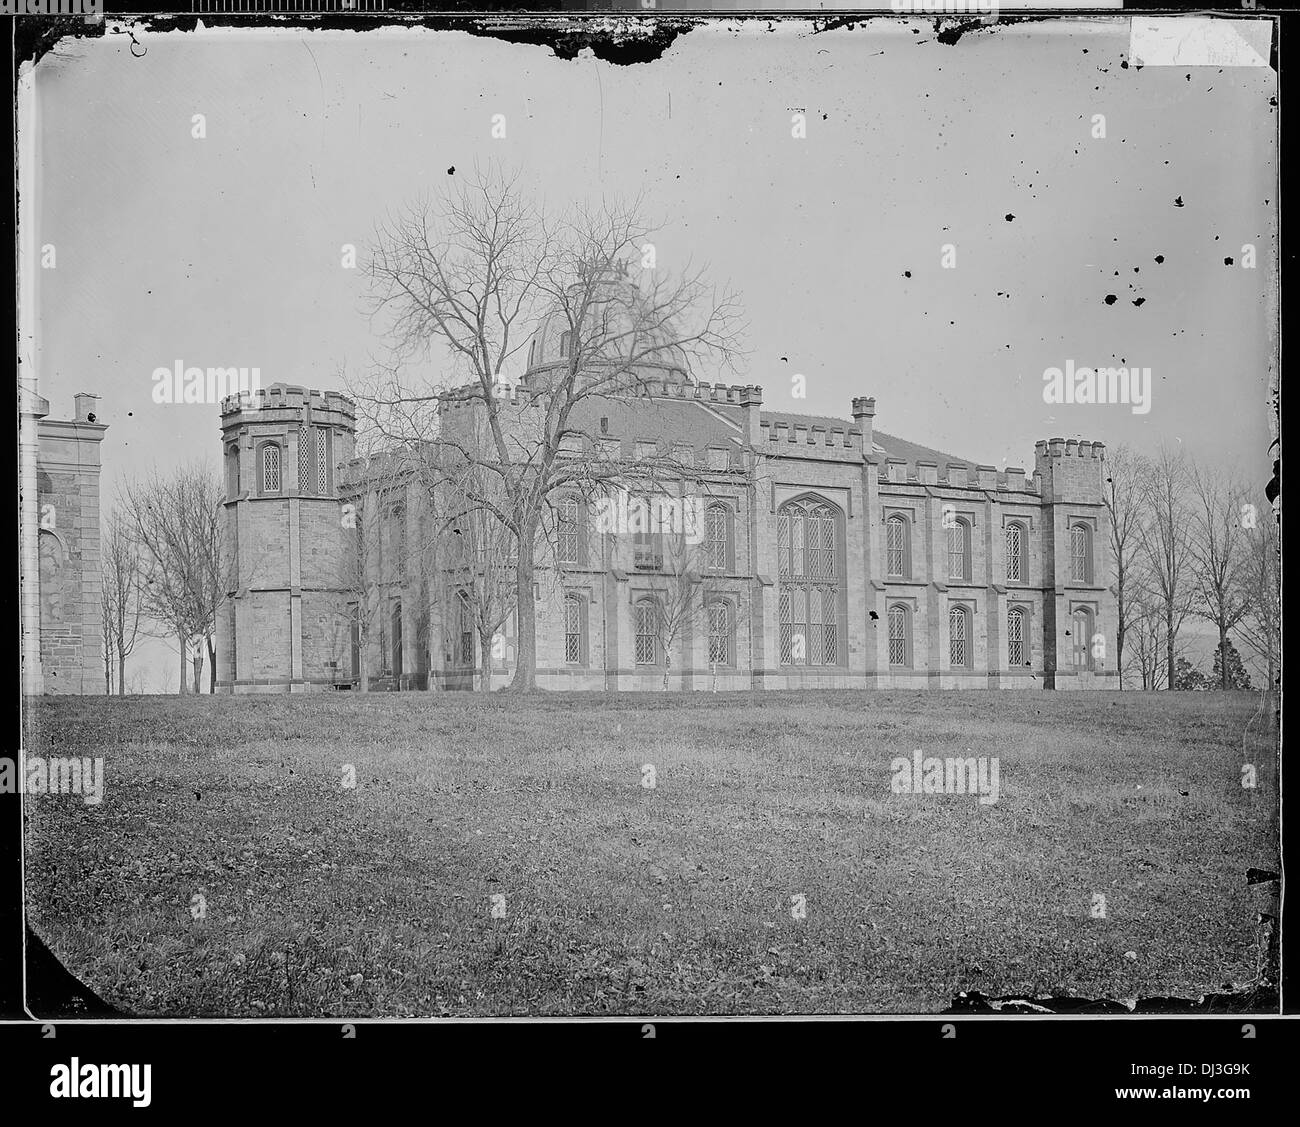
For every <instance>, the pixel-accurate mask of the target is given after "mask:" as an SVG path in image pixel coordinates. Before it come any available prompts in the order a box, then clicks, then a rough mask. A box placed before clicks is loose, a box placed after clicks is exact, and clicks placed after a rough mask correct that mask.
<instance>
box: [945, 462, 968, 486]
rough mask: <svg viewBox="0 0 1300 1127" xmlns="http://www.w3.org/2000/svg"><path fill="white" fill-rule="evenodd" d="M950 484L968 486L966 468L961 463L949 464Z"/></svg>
mask: <svg viewBox="0 0 1300 1127" xmlns="http://www.w3.org/2000/svg"><path fill="white" fill-rule="evenodd" d="M948 484H949V485H960V486H963V487H964V486H965V485H966V466H965V465H964V464H963V463H961V462H949V463H948Z"/></svg>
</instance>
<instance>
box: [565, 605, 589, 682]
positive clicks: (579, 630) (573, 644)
mask: <svg viewBox="0 0 1300 1127" xmlns="http://www.w3.org/2000/svg"><path fill="white" fill-rule="evenodd" d="M586 660H587V606H586V600H584V599H583V598H582V596H581V595H566V596H565V597H564V661H565V664H566V665H582V664H584V663H585V662H586Z"/></svg>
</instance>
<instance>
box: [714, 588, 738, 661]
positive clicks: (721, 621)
mask: <svg viewBox="0 0 1300 1127" xmlns="http://www.w3.org/2000/svg"><path fill="white" fill-rule="evenodd" d="M734 622H735V619H734V617H733V615H732V613H731V604H730V603H728V602H726V601H724V600H722V599H718V600H716V601H714V602H711V603H710V604H709V664H710V665H734V664H735V661H736V657H735V641H734V638H733V629H732V627H733V624H734Z"/></svg>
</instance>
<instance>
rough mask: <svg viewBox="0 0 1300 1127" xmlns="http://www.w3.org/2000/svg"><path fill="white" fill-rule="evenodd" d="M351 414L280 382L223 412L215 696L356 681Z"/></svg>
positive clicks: (335, 400)
mask: <svg viewBox="0 0 1300 1127" xmlns="http://www.w3.org/2000/svg"><path fill="white" fill-rule="evenodd" d="M355 429H356V415H355V411H354V408H353V405H352V401H351V400H349V399H348V398H346V397H345V396H342V395H339V394H338V393H336V392H332V391H330V392H323V393H322V392H319V391H310V392H309V391H307V390H306V389H305V388H299V387H287V386H285V385H284V384H275V385H273V386H272V387H270V388H267V389H259V390H257V391H256V392H255V393H253V394H252V395H251V396H244V397H239V396H230V397H228V398H227V399H226V400H224V401H223V403H222V412H221V434H222V444H223V456H222V465H223V467H224V474H225V487H226V488H225V501H224V509H225V519H224V547H223V561H222V570H223V573H224V575H225V584H226V591H225V594H226V597H225V599H224V600H223V602H222V603H221V606H220V607H219V609H218V613H217V630H216V650H217V691H218V692H272V693H274V692H300V691H304V690H309V689H313V688H326V687H330V686H332V685H334V684H335V683H338V682H347V681H349V680H350V678H351V663H350V662H351V658H350V653H349V648H350V647H349V641H350V633H349V623H348V616H347V605H348V597H347V591H346V589H345V588H346V583H347V574H346V567H345V563H344V561H345V552H346V547H347V543H346V539H345V537H344V535H343V528H342V524H341V521H342V515H341V505H340V502H339V481H338V464H339V463H341V462H342V463H345V462H348V461H350V460H351V459H352V450H353V436H354V433H355Z"/></svg>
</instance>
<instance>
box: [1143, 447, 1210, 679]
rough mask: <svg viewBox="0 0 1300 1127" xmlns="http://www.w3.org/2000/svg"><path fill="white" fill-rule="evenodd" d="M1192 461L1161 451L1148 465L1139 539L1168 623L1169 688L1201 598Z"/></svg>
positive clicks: (1152, 587) (1151, 587) (1152, 592)
mask: <svg viewBox="0 0 1300 1127" xmlns="http://www.w3.org/2000/svg"><path fill="white" fill-rule="evenodd" d="M1187 485H1188V471H1187V462H1186V459H1185V457H1184V455H1183V453H1182V451H1181V450H1179V451H1177V452H1174V451H1171V450H1170V449H1169V448H1168V447H1166V446H1163V445H1162V446H1161V447H1160V450H1159V451H1158V453H1157V454H1156V456H1155V458H1153V459H1152V460H1151V462H1150V464H1149V468H1148V470H1147V474H1146V480H1145V483H1144V486H1143V489H1142V499H1143V504H1144V506H1145V508H1146V520H1144V521H1142V522H1141V523H1140V524H1139V533H1138V537H1139V540H1140V542H1141V544H1142V553H1143V556H1144V561H1145V564H1146V572H1147V585H1148V587H1149V592H1150V597H1151V599H1152V600H1153V601H1154V603H1155V606H1156V607H1157V608H1158V610H1159V613H1160V615H1161V617H1162V620H1163V642H1164V647H1165V681H1166V687H1167V688H1168V689H1170V690H1173V688H1174V684H1175V681H1176V680H1177V678H1176V672H1177V670H1176V666H1175V659H1176V656H1177V655H1176V653H1175V650H1176V644H1177V641H1178V632H1179V630H1181V629H1182V626H1183V623H1184V621H1185V620H1186V618H1187V615H1188V614H1189V613H1190V612H1191V608H1192V605H1193V602H1194V600H1195V598H1196V588H1195V585H1194V576H1193V566H1194V560H1193V557H1192V549H1191V544H1190V539H1191V530H1190V526H1191V519H1190V513H1189V511H1188V503H1187Z"/></svg>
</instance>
